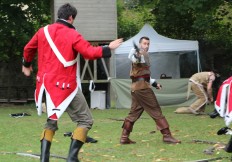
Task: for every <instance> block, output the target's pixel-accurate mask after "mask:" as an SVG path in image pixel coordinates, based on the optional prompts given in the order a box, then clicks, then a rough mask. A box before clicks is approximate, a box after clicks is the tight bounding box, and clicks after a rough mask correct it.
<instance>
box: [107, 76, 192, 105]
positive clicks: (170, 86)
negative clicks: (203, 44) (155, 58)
mask: <svg viewBox="0 0 232 162" xmlns="http://www.w3.org/2000/svg"><path fill="white" fill-rule="evenodd" d="M157 81H158V83H160V84H161V85H162V86H163V88H162V90H157V89H155V88H152V89H153V91H154V93H155V95H156V97H157V100H158V102H159V104H160V106H161V107H169V106H172V107H173V106H175V107H177V106H178V107H180V106H189V105H190V104H191V103H192V102H193V101H194V100H195V99H196V96H195V95H194V94H193V93H192V92H191V93H190V96H189V99H188V100H186V97H187V90H188V79H158V80H157ZM110 82H111V85H112V88H113V90H114V98H115V99H114V100H115V101H114V103H115V104H114V107H115V108H119V109H120V108H130V107H131V94H130V93H131V92H130V85H131V80H130V79H111V81H110Z"/></svg>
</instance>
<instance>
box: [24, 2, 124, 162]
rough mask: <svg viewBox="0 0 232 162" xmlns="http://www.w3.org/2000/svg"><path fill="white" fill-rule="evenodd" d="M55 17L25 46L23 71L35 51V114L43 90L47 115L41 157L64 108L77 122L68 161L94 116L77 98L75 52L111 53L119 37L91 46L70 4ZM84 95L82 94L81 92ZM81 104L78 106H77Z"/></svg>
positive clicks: (87, 56)
mask: <svg viewBox="0 0 232 162" xmlns="http://www.w3.org/2000/svg"><path fill="white" fill-rule="evenodd" d="M57 14H58V20H57V21H56V22H55V23H54V24H51V25H47V26H46V27H42V28H40V29H39V30H38V31H37V32H36V34H35V35H34V36H33V37H32V39H31V40H30V41H29V42H28V44H27V45H26V46H25V47H24V54H23V61H22V64H23V66H22V72H23V73H24V74H25V75H26V76H29V75H30V74H31V71H32V65H31V62H32V60H33V59H34V57H35V54H36V53H37V52H38V73H37V76H36V91H35V101H36V107H37V110H38V114H39V115H41V113H42V96H43V93H44V92H45V94H46V104H47V114H48V119H47V123H46V124H45V127H44V130H43V133H42V135H41V157H40V159H41V161H43V162H47V161H49V154H50V147H51V142H52V138H53V136H54V134H55V131H56V130H58V126H57V120H58V119H59V117H60V116H61V115H62V114H63V112H64V111H65V110H67V112H68V114H69V116H70V118H71V119H72V121H74V122H76V123H77V128H76V129H75V130H74V132H73V136H72V141H71V145H70V150H69V156H68V161H69V162H74V161H75V162H76V161H79V160H78V157H77V156H78V152H79V150H80V148H81V147H82V145H83V143H84V142H85V141H86V137H87V133H88V130H89V129H91V127H92V124H93V119H92V116H91V112H90V110H89V109H88V105H87V103H86V101H85V100H84V99H83V101H82V102H80V100H78V96H80V95H81V94H82V92H81V90H78V84H80V83H78V82H77V70H78V69H77V68H78V67H77V63H76V61H77V55H78V54H81V55H82V56H83V57H84V58H85V59H89V60H93V59H97V58H102V57H103V58H107V57H111V50H113V49H115V48H117V47H118V46H119V45H120V44H121V43H122V41H123V40H122V39H116V40H114V41H112V42H111V43H110V44H109V46H104V47H100V46H99V47H93V46H91V45H90V43H89V42H88V41H86V40H85V39H84V38H83V37H82V36H81V35H80V33H78V32H77V31H76V30H75V27H74V26H73V25H72V24H73V22H74V19H75V17H76V15H77V10H76V8H75V7H74V6H72V5H70V4H68V3H67V4H64V5H62V6H61V7H60V8H59V10H58V13H57ZM82 96H83V94H82ZM79 104H81V106H77V105H79Z"/></svg>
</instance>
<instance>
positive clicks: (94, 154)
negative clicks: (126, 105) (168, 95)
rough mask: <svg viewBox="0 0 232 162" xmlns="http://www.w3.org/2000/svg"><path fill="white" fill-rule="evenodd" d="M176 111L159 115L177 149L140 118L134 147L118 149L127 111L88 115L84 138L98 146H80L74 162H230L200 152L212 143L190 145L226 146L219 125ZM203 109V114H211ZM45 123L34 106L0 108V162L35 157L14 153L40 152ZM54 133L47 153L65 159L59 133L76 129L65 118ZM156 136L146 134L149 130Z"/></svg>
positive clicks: (133, 135) (65, 146)
mask: <svg viewBox="0 0 232 162" xmlns="http://www.w3.org/2000/svg"><path fill="white" fill-rule="evenodd" d="M175 109H176V108H174V107H173V108H163V109H162V110H163V114H164V115H165V116H166V118H167V120H168V121H169V124H170V129H171V130H172V134H173V135H174V136H175V137H176V138H177V139H180V140H181V141H182V143H181V144H176V145H172V144H164V143H163V142H162V136H161V134H160V132H158V131H157V130H156V129H155V123H154V121H153V120H152V119H151V118H150V117H149V116H148V115H147V114H146V113H144V114H143V115H142V116H141V118H140V119H139V120H138V121H137V122H136V124H135V125H134V129H133V132H132V133H131V136H130V137H131V139H133V140H135V141H136V142H137V143H136V144H134V145H120V144H119V138H120V135H121V131H122V129H121V125H122V123H123V121H121V120H120V119H122V120H123V119H124V118H125V117H126V115H127V113H128V112H129V109H106V110H96V109H95V110H91V111H92V114H93V117H94V120H95V123H94V126H93V128H92V129H91V130H90V131H89V136H90V137H93V138H95V139H97V140H98V143H95V144H90V143H87V144H85V145H84V146H83V147H82V150H81V152H80V154H79V158H80V160H81V161H82V162H111V161H112V162H114V161H117V162H141V161H143V162H158V161H171V162H184V161H196V160H199V159H211V158H218V157H228V159H226V158H224V159H221V160H217V161H230V160H229V158H230V157H231V154H229V153H226V152H225V151H224V150H222V149H216V150H215V151H214V152H213V154H211V155H207V154H205V153H203V151H204V150H206V149H208V148H210V147H213V146H214V144H208V143H195V142H193V140H194V139H197V140H203V141H211V142H222V143H227V142H228V140H229V138H230V137H229V136H228V135H222V136H218V135H217V131H218V130H219V129H220V128H222V127H224V126H225V124H224V120H223V119H222V118H220V117H217V118H215V119H211V118H209V116H207V115H200V116H195V115H189V114H186V115H183V114H182V115H180V114H175V113H173V111H174V110H175ZM212 110H213V107H212V106H208V107H207V109H206V112H211V111H212ZM21 112H27V113H30V114H31V116H25V117H22V118H12V117H10V116H9V114H11V113H21ZM45 121H46V114H43V115H42V116H40V117H39V116H37V112H36V109H35V106H34V104H27V105H5V104H4V105H3V104H2V105H0V123H1V126H0V161H1V162H33V161H39V160H38V158H34V157H28V156H21V155H16V154H14V153H16V152H20V153H33V154H39V153H40V141H39V138H40V134H41V132H42V129H43V125H44V123H45ZM58 124H59V130H58V131H57V132H56V135H55V137H54V139H53V143H52V146H51V154H54V155H59V156H64V157H66V156H67V154H68V150H69V144H70V138H69V137H64V136H63V133H64V132H70V131H73V130H74V129H75V124H74V123H72V122H71V120H70V118H69V116H68V115H67V114H66V113H65V114H63V116H62V117H61V119H60V120H59V123H58ZM154 130H155V131H156V132H155V133H151V132H152V131H154ZM50 161H51V162H63V161H65V160H63V159H57V158H51V160H50Z"/></svg>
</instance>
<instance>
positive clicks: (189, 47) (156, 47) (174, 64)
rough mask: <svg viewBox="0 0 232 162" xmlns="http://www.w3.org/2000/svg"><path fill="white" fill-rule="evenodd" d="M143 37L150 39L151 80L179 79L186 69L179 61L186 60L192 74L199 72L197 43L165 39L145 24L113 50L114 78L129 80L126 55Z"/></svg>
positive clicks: (128, 62)
mask: <svg viewBox="0 0 232 162" xmlns="http://www.w3.org/2000/svg"><path fill="white" fill-rule="evenodd" d="M143 36H146V37H149V39H150V48H149V53H150V59H151V60H150V62H151V77H152V78H160V76H161V75H162V74H165V75H166V76H169V77H170V78H173V79H178V78H181V77H182V76H181V71H182V70H186V69H185V68H186V67H183V66H182V67H181V63H183V61H181V59H184V60H185V61H186V59H188V61H189V64H190V66H191V67H192V68H194V70H193V72H192V73H195V72H199V71H200V61H199V47H198V41H191V40H177V39H171V38H167V37H164V36H162V35H159V34H158V33H157V32H156V31H155V30H154V29H153V28H152V26H151V25H149V24H145V25H144V26H143V28H142V29H141V30H140V31H139V33H138V34H136V35H135V36H133V37H132V38H130V39H128V40H127V41H125V42H123V43H122V45H121V46H120V47H118V48H117V49H116V50H115V77H116V78H121V79H128V78H129V71H130V65H131V62H130V60H129V59H128V54H129V52H130V50H131V49H132V48H133V42H135V43H136V44H137V45H138V44H139V39H140V38H141V37H143ZM184 77H186V76H184ZM187 77H190V76H187Z"/></svg>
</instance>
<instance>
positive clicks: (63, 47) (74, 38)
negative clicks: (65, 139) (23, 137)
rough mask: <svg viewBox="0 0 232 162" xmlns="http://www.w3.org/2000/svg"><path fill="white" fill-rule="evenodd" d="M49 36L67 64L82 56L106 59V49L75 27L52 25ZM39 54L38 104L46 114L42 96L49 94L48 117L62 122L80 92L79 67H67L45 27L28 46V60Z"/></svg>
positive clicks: (65, 24) (26, 53) (47, 99)
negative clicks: (77, 77)
mask: <svg viewBox="0 0 232 162" xmlns="http://www.w3.org/2000/svg"><path fill="white" fill-rule="evenodd" d="M48 33H49V34H50V37H51V39H52V41H53V42H54V44H55V46H56V47H57V49H58V50H59V52H60V53H61V55H62V57H63V58H64V60H65V61H66V62H69V61H73V60H75V59H76V58H77V55H78V53H80V54H81V55H82V56H83V57H84V58H85V59H96V58H100V57H102V53H103V48H102V47H93V46H91V45H90V43H89V42H87V41H86V40H85V39H84V38H83V37H82V36H81V35H80V34H79V33H78V32H77V31H76V30H75V28H74V27H73V26H72V25H71V24H68V23H67V22H62V21H60V22H59V23H54V24H52V25H49V26H48ZM36 52H38V73H37V76H36V90H35V102H36V106H37V110H38V114H39V115H41V114H42V96H43V93H44V92H45V93H46V101H47V113H48V118H50V119H52V120H58V119H59V117H60V116H61V115H62V114H63V112H64V111H65V110H66V108H67V107H68V105H69V104H70V102H71V101H72V99H73V98H74V96H75V95H76V93H77V91H78V86H77V84H78V83H77V79H76V72H77V68H78V67H77V64H76V63H75V64H73V65H70V66H67V67H65V66H64V64H63V63H61V62H60V60H59V59H58V58H57V56H56V55H55V53H54V52H53V50H52V48H51V46H50V45H49V43H48V41H47V39H46V37H45V32H44V28H41V29H39V30H38V32H37V33H36V34H35V35H34V36H33V37H32V39H31V40H30V41H29V42H28V44H27V45H26V46H25V47H24V54H23V56H24V59H25V61H27V62H32V60H33V59H34V57H35V54H36Z"/></svg>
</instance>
